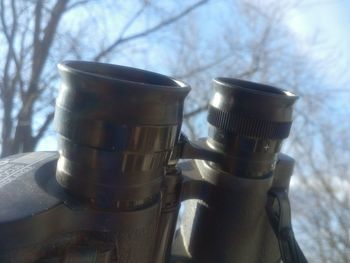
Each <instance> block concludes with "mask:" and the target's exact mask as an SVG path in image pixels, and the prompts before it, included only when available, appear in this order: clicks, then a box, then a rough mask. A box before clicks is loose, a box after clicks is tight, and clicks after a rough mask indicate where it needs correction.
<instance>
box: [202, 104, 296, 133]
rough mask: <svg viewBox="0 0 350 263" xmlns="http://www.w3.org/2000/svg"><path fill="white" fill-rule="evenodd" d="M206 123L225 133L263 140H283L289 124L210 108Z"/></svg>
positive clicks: (289, 126) (288, 129)
mask: <svg viewBox="0 0 350 263" xmlns="http://www.w3.org/2000/svg"><path fill="white" fill-rule="evenodd" d="M208 122H209V123H210V124H211V125H213V126H215V127H217V128H219V129H222V130H225V131H228V132H233V133H236V134H239V135H243V136H248V137H258V138H264V139H284V138H287V137H288V135H289V131H290V128H291V125H292V123H291V122H273V121H268V120H261V119H256V118H251V117H246V116H243V115H241V114H239V113H234V112H225V111H222V110H219V109H217V108H215V107H212V106H210V107H209V111H208Z"/></svg>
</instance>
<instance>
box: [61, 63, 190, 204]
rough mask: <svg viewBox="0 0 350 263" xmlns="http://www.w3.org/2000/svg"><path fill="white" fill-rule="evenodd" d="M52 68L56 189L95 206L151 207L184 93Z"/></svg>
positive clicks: (123, 70)
mask: <svg viewBox="0 0 350 263" xmlns="http://www.w3.org/2000/svg"><path fill="white" fill-rule="evenodd" d="M58 68H59V71H60V74H61V76H62V86H61V90H60V93H59V96H58V99H57V102H56V115H55V125H56V128H57V131H58V133H59V144H60V159H59V161H58V167H57V175H56V178H57V180H58V182H59V183H60V184H61V185H62V186H63V187H64V188H66V189H67V190H68V191H69V192H71V193H72V194H74V195H77V196H80V197H83V198H87V199H89V200H90V201H91V202H92V203H94V204H95V205H96V206H97V207H100V206H102V207H108V208H110V209H127V210H133V209H138V208H140V207H143V206H147V205H148V204H150V203H154V202H157V201H156V200H157V199H159V194H160V187H161V184H162V177H163V176H164V167H165V166H166V164H167V161H168V159H169V156H170V153H171V151H172V149H173V148H174V145H175V143H176V141H177V138H178V136H179V132H180V128H181V123H182V112H183V104H184V99H185V96H186V95H187V94H188V92H189V91H190V88H189V87H188V86H187V85H186V84H184V83H182V82H180V81H177V80H174V79H171V78H168V77H166V76H163V75H160V74H156V73H151V72H147V71H143V70H138V69H134V68H128V67H122V66H115V65H108V64H101V63H92V62H73V61H71V62H64V63H62V64H60V65H59V66H58Z"/></svg>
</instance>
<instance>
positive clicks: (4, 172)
mask: <svg viewBox="0 0 350 263" xmlns="http://www.w3.org/2000/svg"><path fill="white" fill-rule="evenodd" d="M54 155H56V153H48V152H43V153H29V154H26V155H24V156H21V157H19V158H17V159H14V160H6V159H5V160H2V161H1V162H0V187H2V186H4V185H6V184H9V183H11V182H12V181H14V180H15V179H16V178H18V177H20V176H22V175H24V174H26V173H27V172H28V171H30V170H32V169H33V166H34V165H35V164H37V163H39V162H41V161H42V160H44V159H47V158H49V157H52V156H54Z"/></svg>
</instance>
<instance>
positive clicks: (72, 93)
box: [0, 61, 296, 263]
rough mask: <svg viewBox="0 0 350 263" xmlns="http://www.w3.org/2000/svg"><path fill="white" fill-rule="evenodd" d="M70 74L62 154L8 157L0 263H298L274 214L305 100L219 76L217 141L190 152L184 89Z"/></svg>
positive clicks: (82, 71) (165, 82)
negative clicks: (284, 147)
mask: <svg viewBox="0 0 350 263" xmlns="http://www.w3.org/2000/svg"><path fill="white" fill-rule="evenodd" d="M59 70H60V74H61V77H62V86H61V89H60V93H59V96H58V99H57V102H56V112H55V126H56V129H57V131H58V134H59V139H58V140H59V152H33V153H24V154H18V155H14V156H10V157H6V158H4V159H2V160H0V262H16V263H17V262H19V263H20V262H23V263H26V262H87V263H89V262H91V263H92V262H94V263H112V262H118V263H124V262H128V263H132V262H155V263H161V262H223V263H225V262H247V263H249V262H251V263H255V262H271V263H272V262H278V261H279V260H280V259H281V257H282V258H283V259H284V258H288V255H287V256H285V255H284V253H283V252H281V251H283V249H281V247H283V242H282V241H281V240H280V239H279V238H278V233H279V231H278V229H277V230H276V229H274V227H273V225H271V219H269V216H268V213H267V212H266V207H267V204H268V203H269V201H268V196H269V195H268V192H269V191H271V189H279V190H281V191H282V192H284V193H287V192H288V187H289V181H290V176H291V175H292V171H293V165H294V161H293V159H292V158H290V157H288V156H286V155H283V154H280V153H279V150H280V147H281V143H282V140H283V139H284V138H286V137H287V136H288V133H289V129H290V125H291V116H292V106H293V104H294V102H295V100H296V96H295V95H294V94H292V93H289V92H287V91H283V90H280V89H277V88H274V87H270V86H266V85H261V84H256V83H252V82H245V81H240V80H234V79H227V78H219V79H216V80H215V81H214V82H215V83H214V90H215V94H214V96H213V99H212V101H211V104H210V108H209V114H208V122H209V131H210V132H209V137H208V138H204V139H201V140H198V141H195V142H190V141H189V140H187V139H186V137H185V136H184V135H183V134H181V132H180V130H181V123H182V114H183V106H184V99H185V97H186V95H187V94H188V92H189V90H190V88H189V86H187V85H186V84H185V83H183V82H181V81H178V80H174V79H171V78H169V77H166V76H163V75H159V74H156V73H153V72H148V71H142V70H138V69H133V68H128V67H122V66H115V65H109V64H101V63H92V62H77V61H69V62H65V63H62V64H60V65H59ZM180 159H186V161H183V162H179V160H180ZM275 205H276V204H275V203H271V204H270V209H271V211H272V210H273V209H274V207H275ZM181 207H182V208H181ZM180 208H181V209H180ZM272 214H273V213H272ZM178 218H181V220H178ZM274 219H276V220H277V221H276V224H275V225H278V220H279V217H278V216H275V217H274ZM177 224H178V227H177ZM287 226H288V222H287ZM289 241H290V240H289ZM289 241H288V242H289ZM291 262H292V261H291Z"/></svg>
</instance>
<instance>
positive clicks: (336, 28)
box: [37, 0, 350, 150]
mask: <svg viewBox="0 0 350 263" xmlns="http://www.w3.org/2000/svg"><path fill="white" fill-rule="evenodd" d="M251 1H252V2H259V3H260V5H262V6H263V8H269V4H268V3H269V2H270V1H271V2H276V3H284V2H285V3H286V4H287V3H290V2H291V1H289V0H282V2H281V1H278V0H270V1H255V0H251ZM248 2H249V1H248ZM224 3H225V1H220V0H217V1H214V2H213V3H212V4H211V5H209V6H211V8H210V9H211V10H210V11H212V12H214V11H213V9H215V7H219V6H222V5H224ZM349 15H350V0H343V1H342V0H334V1H328V0H325V1H323V0H320V1H316V0H306V1H304V2H303V3H302V4H298V5H297V6H296V7H294V8H292V9H291V10H290V11H288V13H287V15H286V16H285V17H284V22H285V23H286V24H287V25H288V28H289V30H290V32H291V33H292V34H293V35H294V37H295V44H296V45H297V46H298V47H299V48H300V49H301V51H303V53H305V51H306V53H307V54H309V56H310V59H314V60H322V61H327V58H331V57H332V56H336V60H332V63H331V64H330V65H327V69H326V71H325V73H324V74H326V76H325V77H326V80H328V81H329V83H331V84H332V85H330V89H337V90H338V89H345V90H346V91H350V89H349V88H347V86H345V85H344V84H345V83H347V82H348V81H350V71H349V70H348V65H349V64H350V48H349V47H350V28H349V25H350V18H349ZM315 37H316V38H317V39H318V40H319V43H321V44H318V45H315ZM316 42H317V41H316ZM135 62H136V61H134V62H133V63H132V64H135ZM136 64H137V63H136ZM133 66H135V65H133ZM154 70H156V69H154ZM338 99H339V105H344V103H347V101H344V102H341V96H340V97H339V98H338ZM56 148H57V146H56V138H55V136H54V135H53V136H52V135H51V136H48V137H47V138H46V139H45V140H43V141H41V143H39V145H38V148H37V149H38V150H56Z"/></svg>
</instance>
